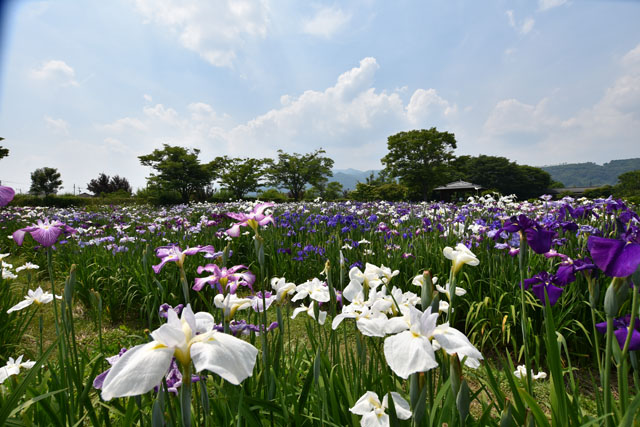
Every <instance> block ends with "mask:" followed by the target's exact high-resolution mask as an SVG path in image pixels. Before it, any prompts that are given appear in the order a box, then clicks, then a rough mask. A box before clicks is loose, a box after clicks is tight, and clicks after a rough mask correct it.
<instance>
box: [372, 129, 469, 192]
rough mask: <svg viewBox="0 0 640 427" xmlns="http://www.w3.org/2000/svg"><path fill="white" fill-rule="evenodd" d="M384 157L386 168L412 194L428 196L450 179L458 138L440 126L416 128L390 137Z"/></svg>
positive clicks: (383, 162) (383, 161)
mask: <svg viewBox="0 0 640 427" xmlns="http://www.w3.org/2000/svg"><path fill="white" fill-rule="evenodd" d="M387 148H388V149H389V153H387V155H386V156H384V157H383V158H382V160H381V161H382V164H383V165H384V166H385V169H386V171H387V172H388V173H389V174H390V175H391V176H392V177H394V178H399V179H400V183H401V184H403V185H405V186H406V187H407V188H408V189H409V196H410V197H411V198H416V199H417V198H419V199H422V200H427V199H428V198H429V196H430V195H431V191H432V190H433V189H434V188H435V187H436V186H438V185H440V184H444V183H445V182H446V181H447V165H448V163H449V162H450V161H451V160H452V159H453V158H454V156H453V150H454V149H455V148H456V138H455V136H454V134H452V133H450V132H440V131H438V130H437V129H436V128H431V129H422V130H412V131H409V132H400V133H397V134H395V135H392V136H390V137H389V138H388V140H387Z"/></svg>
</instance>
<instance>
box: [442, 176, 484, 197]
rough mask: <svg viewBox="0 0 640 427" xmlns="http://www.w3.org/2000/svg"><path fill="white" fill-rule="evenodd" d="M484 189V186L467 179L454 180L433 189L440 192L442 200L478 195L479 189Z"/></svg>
mask: <svg viewBox="0 0 640 427" xmlns="http://www.w3.org/2000/svg"><path fill="white" fill-rule="evenodd" d="M481 189H482V186H480V185H478V184H473V183H471V182H467V181H454V182H450V183H448V184H447V185H444V186H441V187H436V188H434V189H433V191H435V192H436V193H437V194H438V196H439V197H438V198H439V199H440V200H445V201H448V200H452V199H453V200H455V199H457V198H460V197H467V196H470V195H473V196H477V195H478V191H479V190H481Z"/></svg>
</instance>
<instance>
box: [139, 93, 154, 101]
mask: <svg viewBox="0 0 640 427" xmlns="http://www.w3.org/2000/svg"><path fill="white" fill-rule="evenodd" d="M142 97H143V98H144V100H145V101H147V102H152V101H153V97H152V96H151V95H149V94H148V93H145V94H144V95H142Z"/></svg>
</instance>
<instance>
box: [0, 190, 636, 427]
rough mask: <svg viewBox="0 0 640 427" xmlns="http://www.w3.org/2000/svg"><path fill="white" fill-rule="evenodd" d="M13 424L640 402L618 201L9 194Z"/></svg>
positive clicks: (629, 233)
mask: <svg viewBox="0 0 640 427" xmlns="http://www.w3.org/2000/svg"><path fill="white" fill-rule="evenodd" d="M0 258H1V261H0V262H2V278H1V279H0V343H1V346H0V425H60V426H64V425H73V426H75V425H113V426H120V425H123V426H125V425H126V426H128V425H153V426H162V425H206V426H216V425H223V426H227V425H237V426H242V425H248V426H255V425H264V426H276V425H278V426H279V425H300V426H302V425H327V426H345V425H354V426H356V425H362V426H385V425H412V426H431V425H434V426H435V425H437V426H441V425H443V423H446V425H448V426H459V425H460V426H461V425H468V426H472V425H479V426H485V425H500V426H511V425H513V426H520V425H540V426H544V425H554V426H570V425H607V426H613V425H624V426H632V425H637V423H638V422H640V416H639V415H638V414H640V393H639V391H640V377H639V376H638V357H637V354H636V353H637V350H640V321H639V320H638V319H637V316H638V306H639V304H640V301H639V299H638V292H636V290H637V289H638V288H637V287H634V285H633V284H634V282H635V283H636V284H637V283H640V270H639V269H638V266H639V265H640V217H639V216H638V214H637V213H636V212H635V211H634V207H633V206H628V205H627V204H625V202H624V201H622V200H614V199H611V198H609V199H606V200H605V199H598V200H587V199H579V200H573V199H570V198H565V199H562V200H558V201H552V200H549V198H546V197H544V196H543V198H542V199H541V200H539V201H536V202H520V201H516V200H514V198H512V197H500V196H498V195H495V196H493V197H492V196H489V195H488V196H484V197H476V198H470V199H469V200H468V202H467V203H466V204H458V205H455V204H444V203H420V204H409V203H389V202H375V203H357V202H342V203H327V202H313V203H312V202H305V203H288V204H272V203H262V202H255V203H254V202H237V203H225V204H190V205H179V206H175V207H171V208H154V207H150V206H137V205H129V206H104V207H100V208H83V209H45V208H19V207H11V206H7V207H4V208H0Z"/></svg>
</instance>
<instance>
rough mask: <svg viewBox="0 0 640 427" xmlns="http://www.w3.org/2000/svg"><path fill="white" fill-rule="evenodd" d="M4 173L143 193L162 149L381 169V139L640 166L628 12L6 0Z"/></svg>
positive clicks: (577, 6)
mask: <svg viewBox="0 0 640 427" xmlns="http://www.w3.org/2000/svg"><path fill="white" fill-rule="evenodd" d="M2 4H3V7H4V9H3V10H2V12H3V13H2V15H3V16H2V19H3V21H2V27H1V30H2V33H1V36H2V40H1V44H0V49H1V50H0V136H2V137H4V138H6V139H5V140H4V141H2V142H1V143H0V145H3V146H5V147H7V148H9V149H10V150H11V153H10V156H9V157H7V158H5V159H3V160H1V161H0V180H2V182H3V184H8V185H12V186H13V187H15V188H16V189H19V190H22V191H23V192H25V191H28V187H29V183H30V173H31V172H32V171H33V170H35V169H36V168H39V167H43V166H49V167H55V168H58V170H59V171H60V172H61V174H62V180H63V183H64V189H63V191H72V189H73V185H74V184H75V185H76V188H82V189H84V188H86V184H87V183H88V181H89V180H91V179H92V178H95V177H97V175H98V174H99V173H100V172H105V173H107V174H108V175H115V174H119V175H121V176H124V177H126V178H128V179H129V181H130V182H131V183H132V185H133V186H134V188H135V187H142V186H144V184H145V177H146V176H147V175H148V174H149V172H150V170H149V169H148V168H146V167H143V166H141V165H140V163H139V161H138V159H137V156H140V155H144V154H148V153H150V152H151V151H153V149H155V148H158V147H161V146H162V144H163V143H168V144H172V145H182V146H186V147H190V148H198V149H200V150H201V159H202V161H209V160H211V159H212V158H213V157H215V156H219V155H229V156H237V157H275V155H276V151H277V150H278V149H283V150H285V151H287V152H298V153H305V152H310V151H313V150H315V149H317V148H320V147H322V148H324V149H325V150H326V151H327V155H329V156H330V157H331V158H333V159H334V161H335V167H336V168H340V169H345V168H355V169H361V170H365V169H378V168H380V167H381V165H380V158H381V157H383V156H384V155H385V154H386V152H387V145H386V140H387V137H388V136H389V135H392V134H395V133H397V132H400V131H403V130H410V129H423V128H431V127H434V126H435V127H437V128H438V130H446V131H450V132H453V133H455V135H456V138H457V141H458V149H457V150H456V154H458V155H461V154H471V155H478V154H489V155H500V156H505V157H508V158H510V159H512V160H515V161H517V162H518V163H520V164H530V165H534V166H540V165H548V164H558V163H565V162H566V163H572V162H583V161H593V162H596V163H603V162H607V161H610V160H613V159H621V158H630V157H640V25H639V24H638V23H639V22H640V1H631V0H627V1H613V0H611V1H605V0H601V1H598V0H538V1H534V0H526V1H525V0H513V1H506V0H495V1H494V0H487V1H471V0H467V1H462V0H460V1H457V0H439V1H435V0H434V1H405V0H398V1H393V2H389V1H373V0H354V1H342V2H311V1H310V2H300V1H294V0H274V1H271V0H264V1H244V0H226V1H192V0H183V1H178V0H110V1H97V0H84V1H74V0H56V1H26V0H23V1H15V0H14V1H8V2H7V1H5V2H2Z"/></svg>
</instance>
